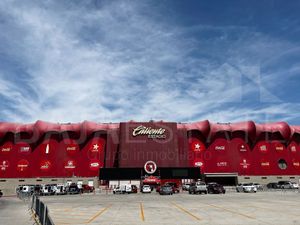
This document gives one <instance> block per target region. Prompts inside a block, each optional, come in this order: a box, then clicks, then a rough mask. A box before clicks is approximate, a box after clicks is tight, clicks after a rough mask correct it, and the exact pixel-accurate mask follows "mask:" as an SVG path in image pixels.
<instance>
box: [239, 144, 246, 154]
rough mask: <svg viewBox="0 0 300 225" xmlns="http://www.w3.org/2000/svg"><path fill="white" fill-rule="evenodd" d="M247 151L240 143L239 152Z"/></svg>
mask: <svg viewBox="0 0 300 225" xmlns="http://www.w3.org/2000/svg"><path fill="white" fill-rule="evenodd" d="M246 151H247V148H246V146H245V145H243V144H242V145H240V152H246Z"/></svg>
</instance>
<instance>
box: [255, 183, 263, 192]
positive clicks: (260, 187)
mask: <svg viewBox="0 0 300 225" xmlns="http://www.w3.org/2000/svg"><path fill="white" fill-rule="evenodd" d="M253 185H254V186H255V187H256V189H257V191H263V190H264V187H263V186H262V185H261V184H259V183H253Z"/></svg>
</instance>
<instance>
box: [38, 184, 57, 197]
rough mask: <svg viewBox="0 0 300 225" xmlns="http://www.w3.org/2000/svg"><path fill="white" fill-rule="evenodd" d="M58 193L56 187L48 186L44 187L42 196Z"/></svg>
mask: <svg viewBox="0 0 300 225" xmlns="http://www.w3.org/2000/svg"><path fill="white" fill-rule="evenodd" d="M55 192H56V185H53V184H46V185H42V188H41V195H54V194H55Z"/></svg>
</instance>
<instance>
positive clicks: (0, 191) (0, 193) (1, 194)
mask: <svg viewBox="0 0 300 225" xmlns="http://www.w3.org/2000/svg"><path fill="white" fill-rule="evenodd" d="M2 196H3V192H2V190H0V198H1V197H2Z"/></svg>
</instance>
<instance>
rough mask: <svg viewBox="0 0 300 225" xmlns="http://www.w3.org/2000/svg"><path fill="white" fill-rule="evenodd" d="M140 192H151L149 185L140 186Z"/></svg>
mask: <svg viewBox="0 0 300 225" xmlns="http://www.w3.org/2000/svg"><path fill="white" fill-rule="evenodd" d="M142 193H151V187H150V185H144V186H143V187H142Z"/></svg>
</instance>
